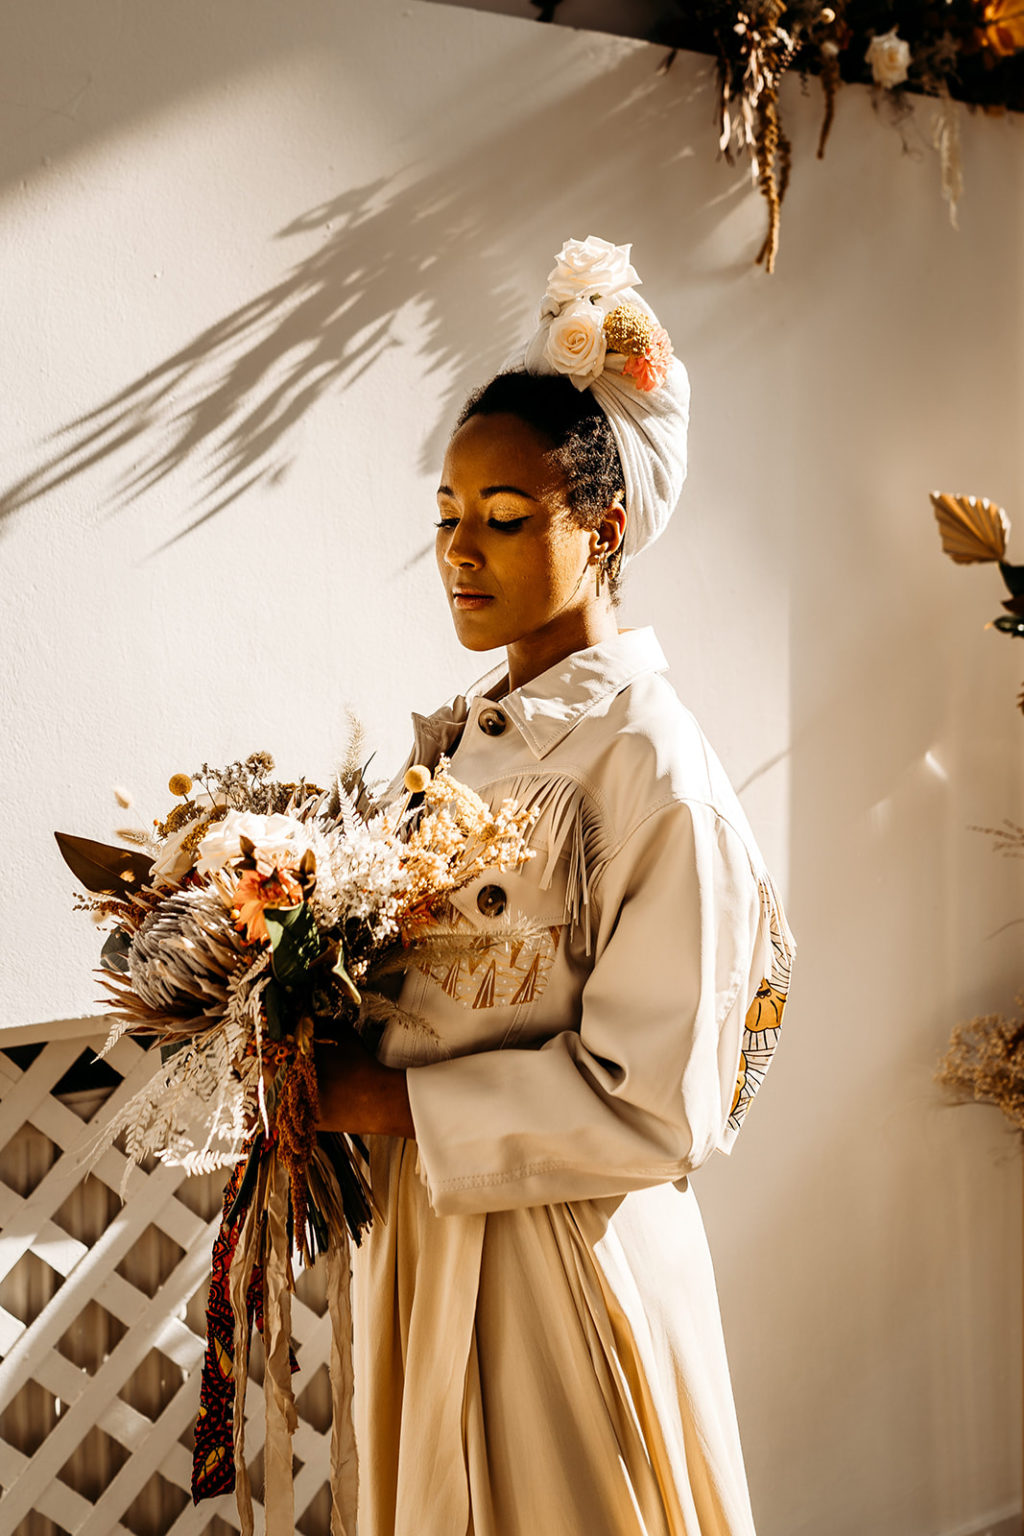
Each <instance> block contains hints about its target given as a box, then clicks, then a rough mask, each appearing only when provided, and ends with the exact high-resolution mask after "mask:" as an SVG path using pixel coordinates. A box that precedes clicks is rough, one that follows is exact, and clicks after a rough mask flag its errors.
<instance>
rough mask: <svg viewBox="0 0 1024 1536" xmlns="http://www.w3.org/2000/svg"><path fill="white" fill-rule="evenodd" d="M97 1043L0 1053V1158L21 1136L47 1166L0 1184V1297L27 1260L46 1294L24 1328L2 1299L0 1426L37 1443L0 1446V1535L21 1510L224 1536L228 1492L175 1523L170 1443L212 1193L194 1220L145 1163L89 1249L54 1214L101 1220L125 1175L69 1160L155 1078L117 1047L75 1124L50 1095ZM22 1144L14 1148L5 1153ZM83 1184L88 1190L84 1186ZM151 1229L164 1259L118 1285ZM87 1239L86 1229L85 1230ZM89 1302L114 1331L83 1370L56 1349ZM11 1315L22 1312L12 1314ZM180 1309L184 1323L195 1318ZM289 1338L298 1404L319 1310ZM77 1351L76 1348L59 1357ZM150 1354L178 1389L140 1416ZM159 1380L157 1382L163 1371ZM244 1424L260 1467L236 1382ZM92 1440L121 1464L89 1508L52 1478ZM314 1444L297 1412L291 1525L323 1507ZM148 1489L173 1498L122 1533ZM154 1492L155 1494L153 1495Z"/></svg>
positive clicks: (143, 1060)
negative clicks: (104, 1090) (84, 1212)
mask: <svg viewBox="0 0 1024 1536" xmlns="http://www.w3.org/2000/svg"><path fill="white" fill-rule="evenodd" d="M63 1032H64V1033H66V1032H67V1030H66V1028H65V1030H64V1031H63ZM102 1040H103V1035H102V1033H99V1034H93V1033H89V1034H83V1035H81V1036H79V1037H78V1038H67V1039H54V1040H53V1041H51V1042H50V1043H49V1044H47V1045H45V1046H44V1047H43V1048H42V1049H41V1050H40V1051H39V1054H38V1055H37V1056H36V1057H35V1059H34V1060H33V1061H32V1062H31V1063H30V1064H28V1065H27V1066H26V1067H25V1068H24V1070H22V1069H20V1068H19V1067H18V1066H17V1065H16V1064H15V1062H14V1060H13V1059H12V1058H11V1057H10V1056H8V1055H6V1054H4V1052H3V1049H2V1043H0V1152H2V1151H3V1150H4V1149H5V1148H6V1149H8V1150H10V1149H11V1144H12V1142H14V1140H15V1138H19V1137H20V1138H26V1137H27V1138H30V1139H31V1141H32V1145H33V1146H35V1145H36V1143H37V1142H38V1143H39V1145H40V1147H41V1148H42V1151H43V1153H44V1154H45V1156H44V1158H43V1166H45V1158H47V1157H52V1159H53V1162H52V1166H51V1167H49V1168H48V1170H47V1171H46V1172H44V1173H43V1174H42V1177H40V1178H39V1179H38V1182H36V1183H35V1184H34V1185H33V1186H32V1187H28V1184H26V1185H25V1187H24V1188H23V1189H20V1190H19V1189H16V1188H13V1187H11V1186H10V1185H9V1184H4V1183H0V1289H3V1288H4V1287H7V1289H8V1290H10V1289H11V1287H14V1289H15V1291H17V1289H18V1286H19V1284H21V1281H20V1279H19V1276H21V1275H22V1270H20V1269H19V1266H22V1268H23V1266H24V1265H25V1264H26V1263H27V1264H33V1263H34V1264H36V1267H37V1270H38V1266H39V1263H42V1264H45V1265H46V1266H47V1273H48V1274H49V1275H50V1280H49V1282H48V1284H49V1285H50V1286H52V1287H54V1289H53V1294H52V1295H50V1296H49V1299H47V1300H46V1301H45V1302H44V1303H43V1304H42V1305H41V1306H39V1307H38V1308H37V1309H35V1311H34V1315H32V1316H18V1315H16V1313H17V1311H18V1304H17V1302H16V1301H12V1300H11V1299H10V1297H9V1296H7V1295H6V1294H5V1304H4V1305H0V1357H2V1358H0V1414H5V1423H7V1424H8V1425H10V1424H11V1423H14V1424H15V1425H16V1427H17V1429H18V1433H19V1434H20V1433H26V1434H29V1436H30V1439H29V1441H28V1442H26V1443H28V1444H29V1447H30V1448H31V1443H33V1442H34V1441H35V1440H36V1439H39V1438H40V1433H41V1432H42V1438H41V1443H39V1444H38V1448H37V1449H35V1450H34V1452H33V1454H26V1453H25V1451H23V1450H20V1449H18V1447H17V1446H16V1445H15V1444H12V1443H9V1442H8V1441H5V1440H0V1484H2V1485H3V1489H4V1493H3V1497H2V1498H0V1536H13V1533H14V1532H15V1531H17V1530H18V1528H19V1526H21V1525H22V1524H23V1522H24V1521H25V1520H26V1519H27V1518H29V1517H30V1516H31V1515H32V1514H33V1512H34V1513H35V1514H36V1515H38V1516H44V1517H45V1518H47V1519H49V1520H52V1521H53V1522H54V1523H55V1524H56V1525H58V1526H59V1527H61V1528H62V1529H63V1530H65V1531H67V1532H69V1533H70V1536H157V1533H159V1536H164V1533H167V1536H203V1533H204V1532H206V1531H207V1530H208V1529H209V1527H210V1524H211V1522H212V1521H213V1519H214V1518H215V1517H216V1518H217V1519H218V1520H219V1521H221V1522H223V1523H224V1524H226V1525H227V1526H229V1527H230V1528H232V1529H235V1530H237V1529H238V1517H237V1512H236V1510H235V1504H234V1499H233V1497H232V1496H230V1495H229V1496H226V1497H225V1498H221V1499H216V1500H210V1501H207V1502H205V1503H203V1504H200V1505H199V1506H198V1507H197V1506H193V1505H192V1503H191V1501H189V1502H188V1503H186V1504H185V1506H184V1508H182V1509H181V1510H180V1513H178V1512H177V1511H178V1505H179V1504H180V1503H181V1499H182V1493H187V1492H188V1489H189V1485H190V1478H191V1455H190V1453H189V1451H188V1450H187V1448H186V1446H185V1444H183V1443H182V1442H183V1439H184V1437H185V1436H186V1434H187V1432H188V1430H189V1427H190V1425H191V1423H192V1422H193V1420H194V1418H195V1413H196V1408H197V1406H198V1399H199V1373H200V1367H201V1363H202V1356H203V1349H204V1340H203V1339H202V1337H201V1336H200V1335H199V1334H198V1333H197V1332H196V1331H195V1330H194V1328H193V1327H192V1326H191V1325H190V1323H189V1321H188V1315H189V1314H188V1309H189V1304H190V1302H191V1301H192V1298H193V1297H195V1296H196V1294H197V1293H199V1295H200V1296H204V1295H205V1287H206V1283H207V1281H208V1279H209V1266H210V1252H211V1248H212V1243H213V1237H214V1234H215V1232H216V1228H217V1223H218V1220H219V1202H218V1201H217V1200H216V1199H215V1198H214V1197H215V1196H216V1193H217V1191H216V1188H214V1189H213V1190H212V1194H211V1210H210V1212H209V1213H208V1216H206V1217H204V1216H200V1215H197V1214H196V1213H195V1211H193V1210H191V1209H189V1206H188V1205H187V1204H185V1203H184V1202H183V1201H182V1200H180V1199H178V1198H177V1192H178V1191H179V1190H180V1189H181V1188H182V1185H183V1179H182V1175H181V1173H180V1170H177V1169H171V1168H165V1167H164V1166H163V1165H159V1164H158V1165H156V1166H155V1167H154V1168H153V1169H152V1171H150V1172H148V1173H147V1172H145V1171H143V1170H142V1169H139V1168H135V1169H133V1170H132V1171H131V1173H130V1176H129V1180H128V1183H127V1187H126V1201H125V1203H124V1205H123V1206H122V1205H120V1204H119V1203H118V1204H117V1206H116V1208H115V1211H114V1215H113V1219H112V1220H109V1221H108V1222H106V1224H105V1227H104V1230H102V1231H101V1234H100V1236H99V1237H98V1239H97V1240H96V1241H94V1242H92V1243H89V1242H87V1241H84V1240H83V1238H82V1236H81V1235H79V1234H77V1233H76V1232H74V1231H72V1230H69V1229H68V1227H69V1224H70V1223H69V1220H68V1217H67V1215H66V1214H65V1207H66V1206H68V1205H69V1203H70V1205H71V1206H72V1207H74V1206H75V1202H76V1201H77V1202H78V1208H79V1209H81V1208H82V1207H81V1202H83V1201H85V1202H88V1200H89V1199H90V1198H91V1195H90V1191H91V1192H92V1195H94V1196H95V1197H96V1201H100V1204H96V1202H95V1201H94V1204H95V1208H96V1212H98V1213H99V1215H100V1217H102V1216H103V1215H104V1214H105V1212H106V1205H102V1210H101V1204H102V1202H109V1200H110V1196H109V1195H108V1194H106V1193H105V1190H113V1191H115V1192H116V1191H117V1190H118V1189H119V1187H120V1185H121V1180H122V1176H123V1174H124V1171H125V1166H126V1162H125V1158H124V1156H123V1154H122V1153H121V1152H120V1151H119V1150H118V1149H117V1148H116V1147H110V1148H108V1149H107V1150H106V1151H105V1152H104V1153H103V1154H102V1156H101V1157H99V1158H98V1159H97V1160H95V1162H94V1164H93V1166H92V1169H91V1174H90V1173H89V1172H87V1169H86V1166H85V1159H84V1153H85V1150H86V1148H87V1147H88V1146H89V1145H90V1144H91V1143H92V1141H93V1139H94V1137H95V1133H96V1130H97V1128H98V1127H99V1126H100V1125H101V1124H105V1123H107V1122H108V1121H109V1120H110V1118H111V1117H112V1116H113V1115H114V1114H115V1113H116V1112H117V1110H118V1109H119V1108H120V1106H121V1105H123V1104H124V1103H125V1102H126V1100H127V1099H128V1098H129V1097H130V1096H131V1094H132V1093H134V1092H135V1091H136V1090H137V1089H138V1088H139V1087H140V1086H141V1085H142V1084H143V1083H144V1082H145V1080H146V1078H147V1077H148V1075H149V1074H150V1073H151V1072H152V1071H153V1070H154V1069H155V1066H156V1062H155V1061H154V1060H153V1059H152V1057H151V1056H150V1055H149V1053H147V1052H145V1051H142V1050H141V1049H140V1048H139V1046H138V1045H137V1044H136V1043H135V1042H134V1041H132V1040H130V1039H128V1038H125V1039H123V1040H121V1041H119V1042H118V1044H117V1046H115V1048H114V1049H113V1051H112V1052H111V1053H110V1056H109V1057H108V1058H107V1060H108V1062H109V1065H110V1066H111V1067H112V1068H113V1069H114V1070H115V1071H116V1072H117V1073H118V1074H119V1075H120V1077H121V1081H120V1082H119V1083H118V1085H117V1086H116V1087H115V1088H114V1089H113V1090H112V1091H111V1092H109V1094H108V1096H107V1098H106V1101H105V1102H103V1103H102V1104H101V1105H100V1107H99V1108H98V1109H96V1110H95V1112H94V1113H93V1115H92V1118H91V1119H90V1120H89V1121H87V1122H86V1121H83V1120H82V1119H81V1118H80V1116H79V1115H78V1114H76V1113H75V1112H74V1111H73V1110H72V1109H71V1108H69V1107H68V1104H67V1103H64V1102H62V1101H61V1097H60V1095H58V1094H56V1093H55V1091H54V1090H55V1089H56V1087H57V1085H58V1084H59V1083H60V1082H61V1080H62V1079H63V1078H64V1077H65V1075H66V1074H67V1072H68V1069H69V1068H70V1067H72V1065H73V1064H74V1063H75V1062H76V1060H77V1059H78V1058H79V1057H80V1056H81V1054H82V1052H83V1050H85V1049H86V1048H88V1049H89V1050H90V1051H95V1050H98V1049H99V1047H100V1045H101V1044H102ZM90 1102H91V1101H90ZM25 1144H26V1143H25V1142H23V1141H19V1142H18V1143H16V1145H17V1146H19V1147H20V1146H23V1145H25ZM47 1147H48V1148H49V1151H48V1152H47V1151H46V1148H47ZM33 1156H35V1153H33ZM224 1177H226V1174H225V1175H224ZM90 1178H91V1180H92V1181H94V1182H92V1183H91V1184H89V1185H87V1186H86V1187H84V1188H83V1186H84V1185H86V1180H87V1179H90ZM216 1182H217V1181H216V1180H215V1181H214V1184H216ZM221 1182H222V1181H221ZM104 1187H105V1189H104ZM151 1228H155V1229H156V1232H157V1233H159V1234H162V1235H161V1236H160V1237H159V1239H157V1238H156V1237H154V1239H153V1241H154V1242H157V1241H159V1243H160V1244H162V1245H163V1249H165V1250H166V1251H167V1252H168V1253H173V1254H174V1255H175V1258H174V1261H173V1262H171V1261H169V1260H168V1267H167V1269H166V1273H163V1274H160V1275H156V1274H154V1276H153V1277H152V1282H153V1283H152V1284H149V1283H148V1282H147V1283H146V1284H142V1283H141V1282H140V1283H133V1281H135V1280H137V1275H136V1273H135V1271H136V1270H137V1269H138V1267H139V1263H138V1262H137V1261H135V1255H136V1254H138V1253H141V1252H142V1251H143V1250H142V1249H139V1248H137V1246H136V1245H138V1244H139V1241H140V1239H142V1238H143V1237H144V1234H146V1233H147V1231H148V1230H149V1229H151ZM93 1230H94V1231H95V1230H98V1228H97V1227H96V1225H95V1222H94V1225H93ZM172 1245H173V1246H172ZM147 1251H148V1250H147ZM179 1252H180V1257H178V1256H177V1255H178V1253H179ZM126 1265H128V1268H125V1266H126ZM119 1270H120V1271H121V1272H119ZM39 1273H42V1271H39ZM126 1275H130V1276H131V1278H125V1276H126ZM301 1289H302V1282H300V1290H301ZM43 1294H46V1292H45V1291H44V1293H43ZM90 1303H96V1304H97V1305H98V1306H100V1307H102V1308H103V1309H104V1311H105V1312H106V1313H108V1314H110V1317H111V1318H113V1319H116V1324H111V1325H110V1326H111V1327H118V1328H120V1329H122V1330H123V1332H122V1334H121V1337H120V1338H119V1339H118V1341H117V1342H116V1343H114V1344H113V1347H112V1348H110V1349H109V1351H108V1352H107V1353H106V1354H105V1356H104V1357H103V1358H102V1359H97V1360H96V1362H95V1365H94V1366H93V1367H91V1368H90V1369H83V1368H82V1367H81V1366H80V1365H77V1364H75V1363H73V1361H72V1360H70V1359H68V1358H67V1356H66V1355H65V1354H63V1353H62V1352H61V1348H60V1345H61V1341H62V1340H64V1339H65V1335H66V1334H68V1333H69V1330H71V1329H72V1328H73V1327H74V1325H75V1324H76V1323H78V1319H79V1318H80V1317H81V1315H82V1313H83V1310H84V1309H85V1308H86V1307H88V1306H89V1304H90ZM24 1305H25V1303H24V1301H22V1311H24ZM12 1307H13V1309H14V1310H12ZM191 1310H192V1315H195V1312H196V1309H195V1306H193V1307H192V1309H191ZM90 1315H95V1314H90ZM103 1326H107V1325H106V1324H104V1325H103ZM83 1327H84V1324H79V1326H78V1333H77V1335H76V1337H77V1338H78V1339H81V1338H82V1336H83V1335H82V1329H83ZM292 1332H293V1342H294V1346H295V1350H296V1356H297V1359H298V1362H299V1366H300V1370H301V1375H299V1376H297V1377H296V1390H297V1391H298V1392H299V1393H300V1394H301V1392H302V1390H303V1384H304V1383H307V1382H310V1381H312V1379H313V1377H314V1376H315V1375H316V1373H317V1371H318V1370H319V1369H320V1367H321V1366H322V1365H324V1364H325V1362H326V1361H327V1359H328V1356H329V1353H330V1321H329V1318H328V1317H327V1314H326V1311H325V1310H323V1311H320V1310H317V1309H315V1308H314V1307H313V1306H311V1305H308V1304H306V1303H305V1302H304V1301H303V1300H302V1298H301V1296H300V1295H296V1296H295V1297H294V1298H293V1307H292ZM65 1347H68V1346H67V1342H66V1341H65ZM79 1347H80V1345H78V1344H76V1345H75V1346H74V1349H75V1350H77V1349H78V1348H79ZM156 1357H162V1359H163V1360H164V1361H166V1362H167V1369H171V1370H172V1371H178V1372H180V1373H181V1383H180V1385H179V1386H178V1387H176V1388H173V1382H168V1383H167V1389H168V1390H170V1389H172V1388H173V1390H170V1396H169V1399H168V1398H167V1395H166V1391H165V1392H164V1396H163V1399H162V1403H163V1405H162V1406H161V1407H160V1408H159V1411H156V1410H154V1414H153V1416H152V1417H150V1416H149V1414H148V1412H143V1411H140V1408H139V1407H138V1406H137V1405H133V1403H131V1402H129V1401H127V1400H126V1399H125V1397H124V1396H122V1395H121V1394H123V1393H125V1392H126V1391H128V1390H129V1389H130V1386H131V1383H132V1381H133V1379H134V1378H135V1375H136V1373H137V1372H138V1371H139V1370H140V1369H141V1370H144V1371H149V1372H150V1373H151V1374H152V1372H153V1371H155V1370H156V1369H157V1365H156V1363H155V1359H156ZM162 1379H164V1380H166V1373H164V1376H163V1378H162ZM29 1387H31V1391H32V1392H33V1393H34V1394H35V1398H34V1399H33V1401H34V1402H36V1403H37V1404H38V1401H39V1400H40V1398H39V1390H38V1389H42V1393H43V1394H45V1395H46V1396H45V1401H46V1402H48V1403H52V1404H53V1409H52V1413H51V1417H54V1415H55V1417H54V1422H52V1423H49V1422H47V1423H46V1424H37V1425H35V1426H33V1425H28V1424H26V1423H23V1422H22V1421H23V1420H24V1419H25V1416H26V1415H28V1414H29V1413H30V1412H31V1411H36V1412H37V1413H38V1411H39V1410H38V1406H37V1408H36V1409H35V1410H32V1409H31V1407H30V1406H25V1405H26V1403H27V1399H26V1398H25V1391H26V1389H27V1388H29ZM54 1400H56V1401H54ZM144 1406H147V1405H146V1404H144ZM58 1409H59V1411H58ZM12 1415H14V1419H13V1420H12V1417H11V1416H12ZM246 1420H247V1430H246V1435H247V1454H248V1457H249V1459H250V1462H253V1461H256V1460H258V1459H259V1456H260V1453H261V1450H262V1446H263V1435H264V1405H263V1392H262V1388H261V1387H260V1386H259V1384H258V1382H255V1381H250V1382H249V1385H248V1390H247V1394H246ZM96 1430H99V1431H102V1434H103V1435H104V1436H106V1437H108V1438H109V1440H110V1441H113V1442H115V1444H116V1445H117V1446H120V1447H122V1448H123V1452H124V1453H126V1455H125V1459H124V1461H123V1463H122V1464H120V1465H117V1466H116V1470H113V1471H112V1473H111V1475H110V1476H109V1478H107V1479H106V1481H105V1486H103V1488H102V1491H101V1492H100V1494H99V1496H98V1497H96V1498H94V1499H89V1498H87V1497H85V1496H84V1495H83V1493H82V1492H81V1491H80V1490H78V1489H75V1488H73V1487H71V1486H70V1485H69V1484H68V1482H66V1481H65V1480H63V1478H62V1477H61V1473H62V1470H63V1469H65V1467H66V1466H67V1465H68V1464H69V1462H70V1461H71V1460H72V1458H73V1457H74V1456H75V1455H76V1453H78V1452H79V1448H80V1447H82V1446H83V1444H84V1443H86V1442H87V1438H88V1437H89V1436H91V1435H94V1434H95V1431H96ZM14 1432H15V1431H14V1429H10V1428H9V1429H8V1433H11V1434H14ZM329 1439H330V1431H329V1429H326V1430H324V1431H320V1430H318V1429H316V1428H314V1427H313V1425H312V1424H310V1423H309V1422H308V1421H306V1420H305V1419H303V1417H302V1415H301V1413H300V1419H299V1427H298V1430H297V1432H296V1435H295V1441H294V1448H295V1454H296V1456H297V1457H298V1459H299V1461H300V1462H301V1463H302V1465H301V1467H300V1468H299V1471H298V1472H297V1474H296V1479H295V1508H296V1517H297V1518H298V1519H301V1517H302V1515H303V1514H304V1512H305V1511H306V1510H307V1509H308V1508H309V1507H310V1505H311V1504H312V1502H313V1500H314V1499H316V1498H317V1497H318V1496H322V1490H323V1485H324V1482H325V1479H326V1476H327V1469H328V1466H329ZM90 1443H91V1442H90ZM118 1454H119V1455H120V1454H121V1453H118ZM160 1480H162V1483H160ZM158 1484H159V1487H158ZM163 1485H168V1487H169V1489H170V1490H175V1489H177V1490H182V1492H181V1493H178V1494H177V1495H176V1499H177V1502H176V1503H175V1504H174V1506H173V1508H171V1507H170V1506H167V1508H166V1511H165V1513H164V1514H162V1515H161V1514H160V1513H159V1512H158V1513H157V1514H156V1515H155V1516H153V1519H152V1521H151V1523H150V1524H149V1525H147V1526H146V1529H145V1532H143V1531H142V1530H141V1529H133V1528H132V1526H130V1525H129V1524H126V1523H125V1516H126V1511H130V1510H131V1509H132V1508H133V1507H134V1505H135V1501H137V1500H138V1499H139V1497H140V1496H142V1497H143V1499H144V1500H145V1501H147V1508H149V1507H151V1506H154V1500H156V1506H158V1505H159V1498H160V1497H161V1496H162V1495H160V1492H159V1488H162V1487H163ZM164 1493H165V1494H167V1496H169V1494H168V1493H167V1489H166V1488H165V1489H164ZM156 1506H154V1507H156ZM256 1520H257V1533H260V1532H262V1529H263V1519H262V1509H261V1508H260V1506H259V1504H258V1503H257V1505H256ZM153 1522H155V1523H153ZM136 1523H137V1522H136Z"/></svg>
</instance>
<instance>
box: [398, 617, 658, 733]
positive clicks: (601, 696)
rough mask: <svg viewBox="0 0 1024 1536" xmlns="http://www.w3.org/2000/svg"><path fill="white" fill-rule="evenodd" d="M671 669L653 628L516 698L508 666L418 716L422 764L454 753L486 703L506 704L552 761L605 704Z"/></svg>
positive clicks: (618, 639)
mask: <svg viewBox="0 0 1024 1536" xmlns="http://www.w3.org/2000/svg"><path fill="white" fill-rule="evenodd" d="M667 667H668V662H667V661H666V659H665V653H664V651H663V650H662V648H661V646H660V645H659V644H658V640H657V638H656V636H655V633H654V630H653V629H652V628H651V627H650V626H649V625H647V626H644V627H643V628H642V629H625V630H620V631H619V633H618V634H617V635H615V636H614V637H613V638H612V639H610V640H601V641H599V642H598V643H597V644H596V645H589V646H587V647H586V649H585V650H582V651H574V652H573V653H572V655H570V656H565V657H563V659H562V660H561V661H558V662H556V663H555V665H554V666H553V667H549V668H548V670H547V671H546V672H542V673H540V675H539V676H538V677H534V678H532V679H531V680H530V682H528V683H524V684H523V685H522V687H521V688H515V689H513V690H512V692H511V693H505V692H504V686H505V684H506V682H507V678H508V673H507V669H506V666H505V663H504V662H502V663H501V664H500V665H498V666H496V667H493V668H492V669H491V671H490V672H487V673H485V674H484V676H483V677H481V678H478V679H477V681H476V682H475V683H474V684H473V686H472V687H471V688H469V689H467V691H466V693H465V694H459V695H457V696H456V698H454V699H452V700H451V701H450V702H449V703H448V704H445V705H443V706H442V707H441V709H439V710H437V711H435V713H434V714H432V715H416V714H414V715H413V717H412V718H413V726H414V728H415V731H416V745H417V751H418V752H419V753H421V761H425V762H436V761H437V757H438V755H439V754H440V753H441V752H448V751H450V749H451V747H452V746H453V745H454V742H455V741H456V739H457V738H458V736H459V734H460V732H461V730H462V728H463V726H464V725H465V723H466V721H467V720H468V719H469V716H470V714H471V713H473V712H474V711H475V710H476V709H477V708H478V706H480V705H482V702H483V701H484V700H485V699H500V701H501V707H502V709H503V710H504V712H505V714H507V715H508V718H509V719H510V720H511V721H512V723H513V724H514V725H515V726H516V728H517V729H518V731H519V733H520V735H521V736H522V737H523V740H524V741H525V742H526V744H527V746H528V747H529V748H530V751H531V752H532V753H533V755H534V757H536V758H542V757H546V756H547V754H548V753H549V752H550V751H552V750H553V748H555V747H557V746H558V744H559V742H560V741H563V740H564V739H565V737H566V736H567V735H568V734H569V732H570V731H571V730H572V728H573V726H574V725H576V724H577V722H578V721H579V720H581V719H582V718H583V716H584V715H587V714H589V713H590V711H591V710H593V709H594V708H596V706H597V705H599V704H600V703H602V702H603V701H604V700H605V699H607V698H609V697H611V696H612V695H614V694H616V693H620V692H621V691H622V689H623V688H625V687H627V686H628V684H629V683H632V682H633V681H634V680H635V679H636V678H638V677H642V676H643V675H644V674H645V673H648V672H664V671H665V670H666V668H667ZM428 754H429V756H428Z"/></svg>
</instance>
